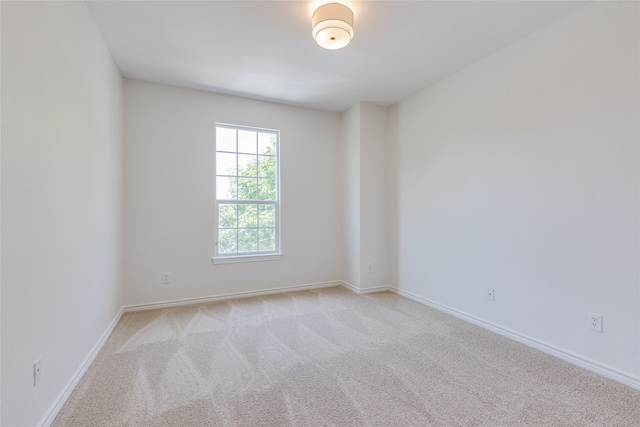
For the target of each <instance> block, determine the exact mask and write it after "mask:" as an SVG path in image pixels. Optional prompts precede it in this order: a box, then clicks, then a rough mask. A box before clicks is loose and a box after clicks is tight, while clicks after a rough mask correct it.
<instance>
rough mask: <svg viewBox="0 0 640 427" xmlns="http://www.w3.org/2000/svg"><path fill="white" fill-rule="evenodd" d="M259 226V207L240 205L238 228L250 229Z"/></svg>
mask: <svg viewBox="0 0 640 427" xmlns="http://www.w3.org/2000/svg"><path fill="white" fill-rule="evenodd" d="M257 226H258V205H245V204H239V205H238V227H242V228H250V227H257Z"/></svg>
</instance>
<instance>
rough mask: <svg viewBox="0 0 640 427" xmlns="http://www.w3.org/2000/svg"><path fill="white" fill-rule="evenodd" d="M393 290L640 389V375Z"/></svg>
mask: <svg viewBox="0 0 640 427" xmlns="http://www.w3.org/2000/svg"><path fill="white" fill-rule="evenodd" d="M388 289H389V290H390V291H391V292H394V293H396V294H398V295H400V296H403V297H405V298H409V299H410V300H413V301H416V302H418V303H420V304H424V305H426V306H429V307H431V308H434V309H436V310H439V311H442V312H444V313H447V314H450V315H452V316H454V317H457V318H458V319H462V320H464V321H466V322H469V323H473V324H474V325H477V326H480V327H482V328H485V329H488V330H490V331H491V332H495V333H497V334H499V335H502V336H504V337H507V338H510V339H512V340H514V341H517V342H519V343H521V344H524V345H526V346H528V347H532V348H535V349H536V350H540V351H542V352H543V353H546V354H549V355H551V356H554V357H557V358H558V359H562V360H564V361H565V362H569V363H571V364H573V365H576V366H579V367H581V368H584V369H587V370H589V371H591V372H594V373H596V374H599V375H602V376H603V377H606V378H609V379H611V380H614V381H617V382H619V383H622V384H624V385H627V386H629V387H631V388H634V389H637V390H640V377H634V376H632V375H629V374H626V373H624V372H620V371H618V370H616V369H613V368H610V367H608V366H604V365H601V364H599V363H597V362H594V361H592V360H589V359H585V358H583V357H580V356H578V355H576V354H573V353H571V352H568V351H566V350H562V349H560V348H558V347H555V346H552V345H549V344H546V343H544V342H541V341H538V340H536V339H534V338H531V337H528V336H526V335H522V334H519V333H517V332H515V331H512V330H510V329H506V328H503V327H501V326H498V325H496V324H493V323H491V322H487V321H486V320H482V319H479V318H477V317H475V316H471V315H469V314H466V313H463V312H461V311H458V310H455V309H453V308H451V307H447V306H446V305H443V304H439V303H437V302H435V301H432V300H430V299H427V298H423V297H421V296H418V295H415V294H413V293H411V292H407V291H405V290H402V289H398V288H394V287H389V288H388Z"/></svg>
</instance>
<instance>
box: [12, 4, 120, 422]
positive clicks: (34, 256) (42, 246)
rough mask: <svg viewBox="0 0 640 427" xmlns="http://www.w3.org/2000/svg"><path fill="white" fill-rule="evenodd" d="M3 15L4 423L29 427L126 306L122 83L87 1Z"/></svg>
mask: <svg viewBox="0 0 640 427" xmlns="http://www.w3.org/2000/svg"><path fill="white" fill-rule="evenodd" d="M0 7H1V8H2V18H1V19H2V96H1V98H2V101H1V102H2V167H1V170H2V248H1V253H2V420H1V424H2V425H3V426H33V425H36V424H38V423H39V422H40V421H41V419H42V418H43V416H44V415H45V414H46V413H47V411H48V410H49V408H50V407H51V405H52V404H54V402H56V400H57V398H58V396H59V394H60V393H61V392H62V391H63V390H64V389H65V388H66V385H67V383H68V382H69V381H70V380H71V379H72V377H73V375H74V373H75V372H76V370H77V369H78V368H79V367H80V366H81V365H82V363H83V361H84V360H85V358H86V357H87V356H88V355H89V354H90V352H91V350H92V348H93V347H94V345H96V343H97V342H98V340H99V338H100V337H101V335H102V334H103V333H104V332H105V331H106V329H107V327H108V326H109V324H110V322H111V321H112V320H113V319H114V318H115V316H116V314H117V313H118V311H119V309H120V307H122V269H121V266H122V79H121V77H120V73H119V71H118V70H117V68H116V67H115V65H114V63H113V61H112V59H111V56H110V54H109V53H108V51H107V49H106V47H105V45H104V43H103V41H102V38H101V37H100V35H99V33H98V31H97V29H96V27H95V25H94V23H93V20H92V18H91V16H90V15H89V12H88V11H87V8H86V6H85V5H84V3H82V2H2V3H1V6H0ZM40 358H41V359H42V380H41V383H40V384H39V385H38V386H37V387H33V362H35V361H36V360H37V359H40Z"/></svg>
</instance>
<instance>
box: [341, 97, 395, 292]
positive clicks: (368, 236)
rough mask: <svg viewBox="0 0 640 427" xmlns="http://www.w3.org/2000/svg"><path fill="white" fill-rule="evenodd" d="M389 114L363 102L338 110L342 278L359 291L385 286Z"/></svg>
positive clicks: (384, 109) (386, 283)
mask: <svg viewBox="0 0 640 427" xmlns="http://www.w3.org/2000/svg"><path fill="white" fill-rule="evenodd" d="M387 116H388V109H387V108H385V107H381V106H378V105H373V104H369V103H366V102H359V103H357V104H355V105H354V106H352V107H351V108H349V109H348V110H347V111H345V112H344V113H342V125H341V126H342V142H341V143H342V174H343V176H344V191H343V201H342V203H343V227H344V233H343V237H342V253H343V261H342V279H343V280H344V281H345V282H347V283H348V284H349V285H352V286H353V287H354V288H356V289H357V290H362V291H366V290H369V289H373V288H378V287H386V286H388V285H389V283H388V280H387V277H388V276H387V263H388V252H387V237H388V236H387V230H388V219H387V217H388V215H387V212H388V206H387V192H388V187H387V182H388V173H387V163H388V159H387V139H388V131H387V121H388V120H387ZM369 264H371V266H372V270H371V271H369Z"/></svg>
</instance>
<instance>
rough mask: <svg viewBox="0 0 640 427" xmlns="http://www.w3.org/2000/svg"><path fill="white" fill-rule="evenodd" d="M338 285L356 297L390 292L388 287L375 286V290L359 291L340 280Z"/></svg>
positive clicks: (359, 289)
mask: <svg viewBox="0 0 640 427" xmlns="http://www.w3.org/2000/svg"><path fill="white" fill-rule="evenodd" d="M340 284H341V285H342V286H344V287H345V288H347V289H349V290H350V291H351V292H353V293H354V294H357V295H364V294H373V293H376V292H385V291H389V290H390V288H389V287H388V286H376V287H375V288H364V289H361V288H358V287H357V286H354V285H352V284H351V283H348V282H345V281H344V280H341V281H340Z"/></svg>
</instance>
